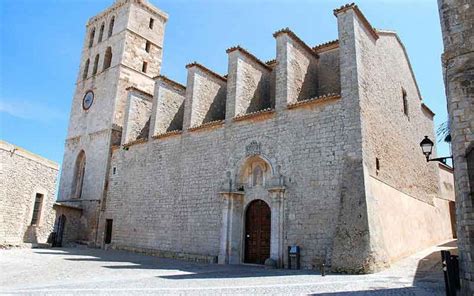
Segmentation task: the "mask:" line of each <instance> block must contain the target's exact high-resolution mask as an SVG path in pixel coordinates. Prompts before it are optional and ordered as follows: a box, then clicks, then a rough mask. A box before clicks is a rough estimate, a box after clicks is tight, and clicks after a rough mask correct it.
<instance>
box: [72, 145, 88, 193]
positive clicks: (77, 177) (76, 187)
mask: <svg viewBox="0 0 474 296" xmlns="http://www.w3.org/2000/svg"><path fill="white" fill-rule="evenodd" d="M85 172H86V154H85V153H84V150H81V152H79V155H78V156H77V158H76V165H75V169H74V179H73V185H72V193H73V194H72V196H73V197H74V198H81V196H82V185H83V184H84V174H85Z"/></svg>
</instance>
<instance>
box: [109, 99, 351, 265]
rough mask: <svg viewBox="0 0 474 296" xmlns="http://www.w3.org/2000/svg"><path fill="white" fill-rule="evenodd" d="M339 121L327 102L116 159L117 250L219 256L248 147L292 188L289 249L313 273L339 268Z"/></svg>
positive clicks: (113, 211)
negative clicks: (226, 190)
mask: <svg viewBox="0 0 474 296" xmlns="http://www.w3.org/2000/svg"><path fill="white" fill-rule="evenodd" d="M338 114H340V104H339V103H338V102H337V101H335V102H327V103H323V104H321V105H316V106H313V107H306V108H301V109H292V110H285V111H283V112H282V113H280V114H276V115H275V116H274V117H273V116H272V117H270V118H268V119H265V120H260V121H254V120H248V121H239V122H233V123H230V124H229V125H226V126H225V127H214V128H212V129H209V130H199V131H193V132H188V131H185V132H184V134H183V135H177V136H174V137H169V138H165V139H157V140H152V141H149V142H148V143H144V144H137V145H133V146H131V147H130V148H129V150H128V151H124V150H116V151H115V152H114V154H113V161H112V167H115V168H116V173H115V174H111V175H110V188H109V194H108V202H107V210H106V213H105V215H104V219H105V218H106V219H114V230H113V244H114V245H115V246H116V247H120V246H128V247H139V248H145V249H146V248H152V249H158V250H162V251H174V252H185V253H191V254H192V253H195V254H203V255H213V256H217V255H218V252H219V240H220V229H221V218H222V216H221V215H222V206H223V204H222V200H221V197H220V196H219V192H220V190H221V185H222V182H223V181H225V179H226V172H227V171H230V172H231V174H232V176H236V175H238V171H239V170H240V169H241V168H240V166H239V164H240V163H241V162H242V160H243V159H245V157H246V156H245V147H246V145H248V144H249V143H250V142H251V141H252V140H257V141H259V142H260V143H261V145H262V150H263V153H264V155H265V157H266V158H268V159H270V160H271V162H272V164H273V165H274V170H276V166H277V165H281V172H282V174H283V175H285V176H286V178H287V179H288V189H287V193H285V200H286V201H285V202H286V212H285V214H284V217H285V218H284V219H285V221H284V224H285V234H284V237H286V239H285V240H284V243H283V244H284V246H287V245H292V244H297V245H300V246H301V247H302V265H303V266H304V267H306V268H311V267H313V266H316V264H319V263H320V262H330V260H331V258H330V256H331V244H332V237H333V235H334V229H335V224H334V223H333V219H334V216H335V215H337V211H338V207H339V195H340V187H339V184H340V183H339V182H340V173H341V171H340V166H339V162H340V161H341V155H342V153H341V151H338V149H339V148H340V146H338V145H337V143H340V142H341V141H342V135H341V131H342V123H341V122H340V121H337V120H334V118H335V116H336V117H338V116H339V115H338ZM335 122H339V124H337V125H335V124H334V123H335ZM276 127H280V128H276ZM302 127H304V129H303V128H302ZM310 159H311V161H309V160H310ZM165 172H166V173H165ZM131 176H133V178H131ZM265 192H266V191H263V193H262V192H261V194H265ZM249 194H250V193H249ZM266 194H267V195H268V192H266ZM267 195H260V196H259V198H261V199H264V200H268V199H269V197H268V196H267ZM131 196H133V198H130V197H131ZM254 197H256V196H254ZM101 235H103V234H102V232H101Z"/></svg>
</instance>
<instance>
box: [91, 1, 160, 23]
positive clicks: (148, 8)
mask: <svg viewBox="0 0 474 296" xmlns="http://www.w3.org/2000/svg"><path fill="white" fill-rule="evenodd" d="M127 4H136V5H138V6H140V7H141V8H143V9H145V10H146V11H148V12H150V13H152V14H153V15H155V16H158V17H159V18H161V19H162V20H163V22H164V23H166V21H167V20H168V14H166V13H165V12H163V11H161V10H159V9H158V8H156V7H154V6H153V5H151V4H149V3H148V1H143V0H122V1H120V0H119V1H115V3H114V4H113V5H112V6H110V7H108V8H107V9H105V10H103V11H102V12H100V13H98V14H96V15H95V16H93V17H91V18H89V20H88V21H87V26H89V25H90V24H91V23H93V22H95V21H97V20H100V19H101V18H104V17H105V16H107V15H109V14H112V13H114V12H115V11H116V10H118V9H119V8H121V7H122V6H125V5H127Z"/></svg>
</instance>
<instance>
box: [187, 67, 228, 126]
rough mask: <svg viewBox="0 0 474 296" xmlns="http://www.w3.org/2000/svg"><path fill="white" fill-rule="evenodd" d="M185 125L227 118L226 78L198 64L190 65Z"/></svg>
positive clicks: (198, 124) (197, 124) (195, 124)
mask: <svg viewBox="0 0 474 296" xmlns="http://www.w3.org/2000/svg"><path fill="white" fill-rule="evenodd" d="M187 68H188V83H187V86H186V100H185V106H184V127H185V128H189V127H195V126H200V125H202V124H204V123H207V122H211V121H215V120H223V119H224V118H225V102H226V84H227V83H226V80H225V79H224V78H221V77H219V76H218V75H217V74H214V73H212V72H210V71H209V70H207V69H206V68H204V67H202V66H200V65H198V64H191V65H188V67H187Z"/></svg>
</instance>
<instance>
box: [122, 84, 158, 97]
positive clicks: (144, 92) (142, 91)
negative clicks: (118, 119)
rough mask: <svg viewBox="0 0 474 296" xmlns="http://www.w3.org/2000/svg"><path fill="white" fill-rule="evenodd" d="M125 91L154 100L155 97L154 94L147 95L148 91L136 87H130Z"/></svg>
mask: <svg viewBox="0 0 474 296" xmlns="http://www.w3.org/2000/svg"><path fill="white" fill-rule="evenodd" d="M125 90H127V91H129V92H137V93H139V94H141V95H144V96H146V97H148V98H153V95H152V94H150V93H147V92H146V91H144V90H141V89H139V88H136V87H135V86H129V87H127V88H126V89H125Z"/></svg>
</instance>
